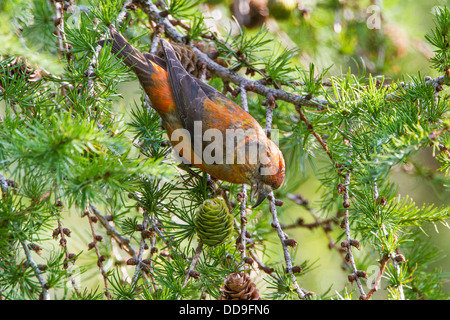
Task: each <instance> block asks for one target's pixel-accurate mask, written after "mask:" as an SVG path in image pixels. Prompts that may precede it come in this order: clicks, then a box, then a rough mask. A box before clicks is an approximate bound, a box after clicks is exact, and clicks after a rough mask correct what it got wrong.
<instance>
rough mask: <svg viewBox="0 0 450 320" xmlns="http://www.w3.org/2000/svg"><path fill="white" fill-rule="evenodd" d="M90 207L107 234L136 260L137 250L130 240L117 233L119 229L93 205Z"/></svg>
mask: <svg viewBox="0 0 450 320" xmlns="http://www.w3.org/2000/svg"><path fill="white" fill-rule="evenodd" d="M89 206H90V208H91V210H92V213H93V214H94V215H95V216H96V217H97V218H98V220H99V221H100V223H101V224H102V226H103V227H104V228H105V229H106V231H107V233H108V234H109V235H111V237H113V238H114V239H115V240H116V242H117V243H118V244H119V245H120V247H121V249H123V250H125V251H126V252H127V253H128V254H129V255H130V256H131V257H133V258H136V249H134V248H133V246H132V245H131V244H130V239H128V238H126V237H124V236H123V235H122V234H121V233H120V232H119V231H117V229H116V228H114V226H112V225H111V224H110V223H109V221H108V220H107V219H106V217H105V216H104V215H102V214H101V213H100V211H98V210H97V208H96V207H95V206H94V205H93V204H90V205H89Z"/></svg>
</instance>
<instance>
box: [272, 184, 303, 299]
mask: <svg viewBox="0 0 450 320" xmlns="http://www.w3.org/2000/svg"><path fill="white" fill-rule="evenodd" d="M267 199H268V200H269V209H270V213H271V214H272V220H273V222H272V225H273V227H275V229H276V230H277V233H278V237H279V238H280V241H281V245H282V247H283V255H284V260H285V262H286V271H287V273H288V274H290V275H291V278H292V282H293V283H294V287H295V291H296V292H297V295H298V297H299V298H300V299H305V298H306V296H307V295H309V294H310V292H308V291H307V290H305V289H302V288H301V287H300V286H299V285H298V283H297V278H296V277H295V274H294V273H293V272H292V259H291V255H290V253H289V249H288V246H287V244H286V240H288V239H287V236H286V234H285V233H284V232H283V230H282V229H281V225H280V222H279V221H278V214H277V208H276V205H275V197H274V195H273V192H271V193H270V194H269V196H268V197H267Z"/></svg>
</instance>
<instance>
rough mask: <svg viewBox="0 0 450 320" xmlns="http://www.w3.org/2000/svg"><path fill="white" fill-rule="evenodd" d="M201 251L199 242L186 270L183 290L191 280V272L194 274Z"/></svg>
mask: <svg viewBox="0 0 450 320" xmlns="http://www.w3.org/2000/svg"><path fill="white" fill-rule="evenodd" d="M202 250H203V242H202V241H201V240H200V241H199V243H198V246H197V249H196V250H195V255H194V257H193V258H192V261H191V265H190V267H189V270H187V274H186V279H185V280H184V283H183V287H182V288H184V287H185V286H186V285H187V283H188V281H189V279H190V278H191V276H192V272H194V269H195V266H196V265H197V262H198V259H199V258H200V254H201V253H202ZM180 298H181V297H180Z"/></svg>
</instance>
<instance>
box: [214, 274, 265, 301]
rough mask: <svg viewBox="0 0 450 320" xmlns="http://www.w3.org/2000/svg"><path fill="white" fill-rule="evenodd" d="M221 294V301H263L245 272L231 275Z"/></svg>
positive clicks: (221, 289)
mask: <svg viewBox="0 0 450 320" xmlns="http://www.w3.org/2000/svg"><path fill="white" fill-rule="evenodd" d="M220 292H221V295H220V297H219V300H261V297H260V296H259V290H258V289H257V288H256V285H255V284H254V283H253V282H251V281H250V277H249V276H248V274H246V273H244V272H235V273H232V274H230V275H229V276H228V278H227V279H226V280H225V285H224V286H223V287H222V288H220Z"/></svg>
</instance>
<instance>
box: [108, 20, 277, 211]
mask: <svg viewBox="0 0 450 320" xmlns="http://www.w3.org/2000/svg"><path fill="white" fill-rule="evenodd" d="M109 31H110V34H111V39H107V40H104V41H101V43H100V44H102V45H105V42H106V43H109V44H110V45H111V51H112V52H113V53H114V54H116V55H117V56H118V57H119V58H121V59H123V62H124V63H125V64H126V65H127V66H129V67H130V68H131V69H132V70H133V71H134V72H135V74H136V76H137V78H138V79H139V81H140V84H141V85H142V87H143V89H144V90H145V92H146V94H147V96H148V98H149V99H150V101H151V104H152V107H153V108H154V109H155V110H156V111H157V112H158V114H159V115H160V117H161V120H162V125H163V127H164V129H165V130H166V132H167V135H168V137H169V140H170V142H171V144H172V146H173V147H174V149H175V150H176V152H177V153H178V154H179V155H180V156H181V157H182V158H181V159H182V160H183V161H184V162H185V163H187V164H192V165H194V166H196V167H198V168H200V169H201V170H203V171H205V172H206V173H208V174H210V175H211V176H212V177H214V178H216V179H219V180H224V181H228V182H231V183H236V184H244V183H245V184H249V185H251V186H252V187H253V193H252V198H253V197H254V196H255V195H257V199H256V202H255V204H254V206H253V207H256V206H258V205H259V204H260V203H261V202H262V201H263V200H264V199H265V198H266V197H267V195H268V194H269V193H270V192H272V191H273V190H275V189H277V188H279V187H280V185H281V184H282V183H283V180H284V171H285V167H284V158H283V154H282V153H281V151H280V149H279V148H278V146H277V145H276V144H275V143H274V142H273V141H272V140H270V139H269V138H267V136H266V134H265V132H264V130H263V129H262V128H261V126H260V124H259V123H258V122H257V121H256V120H255V119H254V118H253V117H252V116H251V115H250V114H249V113H248V112H246V111H245V110H243V109H242V108H241V107H240V106H238V105H237V104H236V103H234V102H233V101H232V100H230V99H229V98H228V97H226V96H225V95H223V94H221V93H220V92H219V91H217V90H216V89H215V88H213V87H211V86H209V85H207V84H206V83H204V82H202V81H200V80H199V79H197V78H195V77H193V76H192V75H190V74H189V73H188V72H187V71H186V70H185V69H184V68H183V66H182V65H181V63H180V62H179V60H178V59H177V56H176V54H175V52H174V50H173V48H172V46H171V45H170V43H169V42H167V41H166V40H164V39H161V41H160V45H161V47H162V50H163V53H164V54H163V58H160V57H158V56H155V55H152V54H149V53H141V52H140V51H139V50H137V49H136V48H134V47H133V46H132V45H131V44H129V43H128V42H127V41H126V39H125V38H124V37H123V36H122V35H121V34H120V33H119V32H118V31H117V30H116V28H115V27H114V26H111V27H110V30H109Z"/></svg>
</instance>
